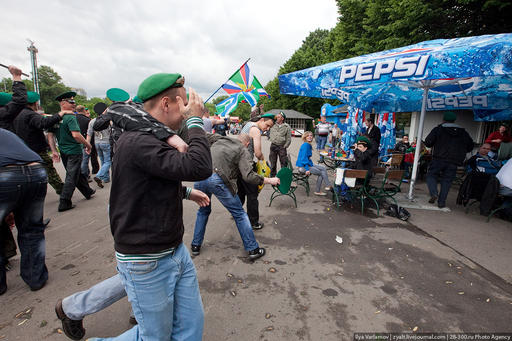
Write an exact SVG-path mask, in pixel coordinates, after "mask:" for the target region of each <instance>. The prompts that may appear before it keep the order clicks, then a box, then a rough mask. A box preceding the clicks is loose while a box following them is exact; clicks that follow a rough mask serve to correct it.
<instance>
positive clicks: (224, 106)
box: [215, 93, 243, 117]
mask: <svg viewBox="0 0 512 341" xmlns="http://www.w3.org/2000/svg"><path fill="white" fill-rule="evenodd" d="M242 98H243V96H240V94H239V93H234V94H233V95H231V96H229V97H228V98H226V99H225V100H223V101H222V102H220V103H219V104H217V105H216V106H215V108H216V109H217V111H216V113H215V115H219V116H220V117H225V116H226V115H228V116H229V113H230V112H232V111H233V110H235V109H236V108H237V107H238V102H240V101H241V99H242Z"/></svg>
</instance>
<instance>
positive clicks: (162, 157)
mask: <svg viewBox="0 0 512 341" xmlns="http://www.w3.org/2000/svg"><path fill="white" fill-rule="evenodd" d="M189 138H190V139H189V148H188V152H186V153H180V152H178V151H177V150H176V149H175V148H173V147H171V146H169V145H168V144H167V143H165V142H163V141H160V140H158V139H157V138H156V137H155V136H154V135H152V134H151V133H149V132H140V131H129V132H124V133H123V134H122V135H121V137H120V138H119V140H118V141H117V143H116V151H115V153H114V161H113V163H112V188H111V191H110V227H111V231H112V235H113V236H114V242H115V245H114V246H115V249H116V251H118V252H120V253H124V254H141V253H154V252H159V251H163V250H166V249H169V248H172V247H176V246H178V245H179V244H181V243H182V240H183V203H182V200H183V198H184V194H185V193H184V192H185V190H184V187H183V186H182V184H181V182H182V181H200V180H204V179H206V178H208V177H209V176H210V175H211V174H212V158H211V155H210V144H209V143H208V140H207V139H206V136H205V132H204V130H203V129H201V128H197V127H194V128H191V129H189Z"/></svg>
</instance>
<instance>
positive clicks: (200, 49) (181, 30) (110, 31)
mask: <svg viewBox="0 0 512 341" xmlns="http://www.w3.org/2000/svg"><path fill="white" fill-rule="evenodd" d="M337 16H338V14H337V7H336V3H335V1H334V0H317V1H311V0H259V1H235V0H211V1H207V0H189V1H184V0H182V1H174V0H167V1H164V0H160V1H153V0H143V1H137V2H135V1H126V0H125V1H120V0H112V1H109V0H107V1H96V0H91V1H73V0H71V1H69V0H68V1H54V0H48V1H40V0H38V1H35V0H34V1H32V0H31V1H5V2H4V3H3V4H2V10H1V11H0V31H1V32H3V34H2V39H1V44H2V47H1V49H0V63H2V64H6V65H9V64H13V65H17V66H19V67H21V68H22V70H24V71H25V73H27V74H29V71H30V58H29V52H28V51H27V46H28V45H29V43H28V42H27V40H26V39H27V38H29V39H31V40H33V41H34V42H35V46H36V47H37V48H38V50H39V54H38V62H39V65H48V66H50V67H52V68H53V69H54V70H55V71H57V72H58V73H59V75H60V76H61V77H62V78H63V81H64V83H65V84H66V85H69V86H72V87H77V88H83V89H85V90H86V91H87V95H88V97H94V96H98V97H104V96H105V91H106V90H107V89H108V88H111V87H120V88H123V89H125V90H127V91H128V92H129V93H130V94H132V95H134V94H135V93H136V91H137V87H138V84H139V83H140V82H141V81H142V80H143V79H144V78H145V77H147V76H149V75H151V74H153V73H157V72H179V73H181V74H183V75H184V76H185V79H186V84H187V86H192V87H194V88H195V89H196V90H197V91H198V92H199V93H200V95H201V96H202V97H203V99H206V98H207V97H208V96H209V95H210V94H211V93H212V92H213V91H215V90H216V89H217V88H218V87H219V86H220V85H221V84H222V83H223V82H225V81H226V80H227V78H228V77H229V76H230V75H231V74H232V73H233V72H234V71H235V70H236V69H237V68H238V67H240V65H241V64H242V63H243V62H244V61H245V60H247V59H248V58H251V61H250V62H249V66H250V67H251V71H253V73H254V74H255V75H256V76H257V77H258V78H259V80H260V81H261V83H262V84H263V85H264V84H266V83H267V82H268V81H269V80H271V79H272V78H273V77H275V75H276V74H277V72H278V70H279V67H280V66H281V65H282V64H283V63H284V62H285V61H286V60H287V59H288V58H290V56H291V55H292V54H293V52H294V51H295V50H296V49H297V48H299V47H300V45H301V43H302V40H303V39H304V38H305V37H306V36H307V35H308V34H309V32H311V31H313V30H315V29H317V28H325V29H330V28H332V27H334V26H335V24H336V20H337ZM9 76H10V75H9V73H8V71H7V70H6V69H3V68H0V78H3V77H9ZM219 93H220V94H222V92H219Z"/></svg>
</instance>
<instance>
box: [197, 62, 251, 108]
mask: <svg viewBox="0 0 512 341" xmlns="http://www.w3.org/2000/svg"><path fill="white" fill-rule="evenodd" d="M249 60H251V58H249V59H247V60H246V61H245V63H243V64H242V66H240V67H239V68H238V69H236V71H235V72H233V74H232V75H231V76H229V77H228V79H227V80H226V82H227V81H229V80H230V79H231V77H233V76H234V75H235V74H236V73H237V72H238V70H240V69H241V68H242V67H243V66H244V65H245V64H247V63H248V62H249ZM226 82H224V83H222V85H224V84H225V83H226ZM222 85H221V86H219V88H218V89H217V90H215V92H214V93H213V94H211V96H210V97H208V98H207V99H206V101H204V104H206V103H208V101H209V100H210V98H212V97H213V95H215V94H216V93H217V91H219V90H220V89H221V88H222Z"/></svg>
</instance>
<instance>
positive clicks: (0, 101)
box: [0, 92, 12, 106]
mask: <svg viewBox="0 0 512 341" xmlns="http://www.w3.org/2000/svg"><path fill="white" fill-rule="evenodd" d="M10 101H12V95H11V94H8V93H7V92H0V105H1V106H4V105H6V104H7V103H9V102H10Z"/></svg>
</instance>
